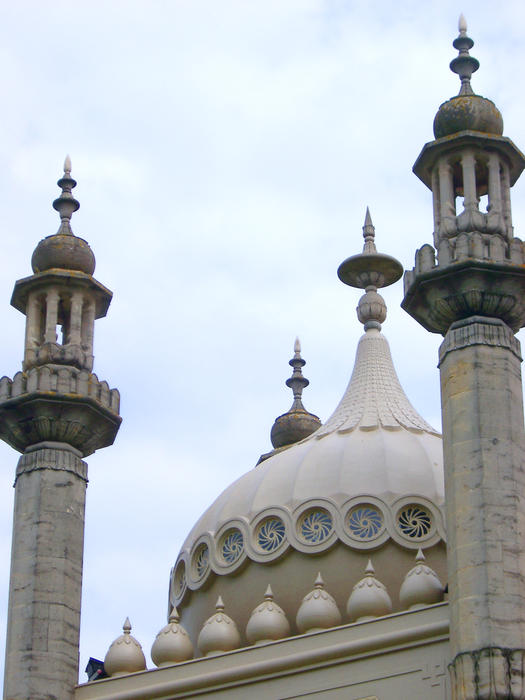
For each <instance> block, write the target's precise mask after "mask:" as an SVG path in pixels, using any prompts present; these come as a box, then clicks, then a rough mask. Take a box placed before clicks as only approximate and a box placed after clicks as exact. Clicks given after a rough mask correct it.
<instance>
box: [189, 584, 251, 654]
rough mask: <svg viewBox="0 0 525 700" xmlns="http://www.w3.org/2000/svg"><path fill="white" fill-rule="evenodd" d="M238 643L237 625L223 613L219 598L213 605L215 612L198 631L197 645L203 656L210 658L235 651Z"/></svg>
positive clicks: (239, 638)
mask: <svg viewBox="0 0 525 700" xmlns="http://www.w3.org/2000/svg"><path fill="white" fill-rule="evenodd" d="M240 643H241V636H240V634H239V630H238V629H237V625H236V624H235V622H234V621H233V620H232V618H231V617H229V615H227V614H226V613H225V612H224V603H223V600H222V598H221V596H219V597H218V598H217V602H216V603H215V612H214V613H213V615H212V616H211V617H209V618H208V619H207V620H206V622H205V623H204V625H203V627H202V629H201V631H200V634H199V639H198V641H197V645H198V647H199V649H200V651H201V653H202V654H203V655H204V656H212V655H213V654H220V653H221V652H223V651H232V650H233V649H237V647H239V646H240Z"/></svg>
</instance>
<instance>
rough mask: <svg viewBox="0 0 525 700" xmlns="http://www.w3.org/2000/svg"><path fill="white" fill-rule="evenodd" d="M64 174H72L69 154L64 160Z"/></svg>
mask: <svg viewBox="0 0 525 700" xmlns="http://www.w3.org/2000/svg"><path fill="white" fill-rule="evenodd" d="M64 172H65V173H67V174H68V175H69V173H70V172H71V158H70V157H69V153H68V154H67V155H66V157H65V160H64Z"/></svg>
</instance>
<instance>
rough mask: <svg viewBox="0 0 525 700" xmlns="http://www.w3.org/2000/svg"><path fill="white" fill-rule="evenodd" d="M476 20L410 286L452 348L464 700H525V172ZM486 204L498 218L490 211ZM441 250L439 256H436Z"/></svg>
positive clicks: (463, 31)
mask: <svg viewBox="0 0 525 700" xmlns="http://www.w3.org/2000/svg"><path fill="white" fill-rule="evenodd" d="M473 43H474V42H473V41H472V39H470V38H469V37H468V36H467V26H466V23H465V20H464V18H463V17H461V18H460V22H459V36H458V38H457V39H456V40H455V41H454V47H455V48H456V49H458V51H459V55H458V57H457V58H455V59H454V60H453V61H452V63H451V64H450V66H451V69H452V70H453V71H454V72H455V73H458V74H459V76H460V78H461V90H460V93H459V95H458V96H457V97H453V98H452V99H451V100H449V101H448V102H445V103H444V104H443V105H441V107H440V108H439V111H438V113H437V115H436V118H435V121H434V135H435V137H436V138H435V140H434V141H432V142H430V143H427V144H426V145H425V147H424V148H423V150H422V151H421V154H420V156H419V158H418V159H417V161H416V163H415V165H414V172H415V173H416V175H417V176H418V177H419V178H420V179H421V180H422V181H423V182H424V183H425V185H427V187H429V188H430V189H431V190H432V195H433V201H434V246H435V249H434V248H433V247H432V246H430V245H424V246H423V247H422V248H421V249H420V250H418V251H417V253H416V264H415V268H414V269H413V270H412V271H410V272H407V273H406V274H405V298H404V301H403V308H404V309H405V310H406V311H408V313H409V314H410V315H411V316H413V317H414V318H415V319H416V320H417V321H419V323H421V325H423V326H424V327H425V328H426V329H427V330H429V331H432V332H434V333H441V334H443V335H444V341H443V343H442V345H441V347H440V350H439V369H440V374H441V402H442V416H443V446H444V462H445V493H446V508H447V531H448V571H449V591H450V593H449V595H450V640H451V660H450V666H449V668H450V675H451V684H452V690H453V698H455V699H456V700H474V699H477V698H486V699H487V700H488V699H489V698H490V699H491V698H505V699H507V700H510V699H515V700H518V698H523V697H525V471H524V430H523V397H522V384H521V372H520V363H521V353H520V344H519V342H518V340H517V339H516V338H515V336H514V334H515V333H516V332H517V331H518V330H519V329H520V328H521V327H522V326H523V325H525V266H524V263H525V255H524V245H523V243H522V241H521V240H519V239H518V238H514V234H513V227H512V218H511V210H510V188H511V187H512V185H514V183H515V182H516V180H517V179H518V177H519V176H520V174H521V172H522V170H523V167H524V165H525V159H524V156H523V155H522V153H521V152H520V151H519V150H518V149H517V148H516V146H515V145H514V144H513V143H512V141H511V140H510V139H508V138H505V137H504V136H502V133H503V120H502V118H501V114H500V113H499V111H498V110H497V108H496V107H495V105H494V104H493V103H492V102H491V101H490V100H487V99H485V98H483V97H481V96H479V95H475V94H474V93H473V91H472V88H471V86H470V77H471V75H472V73H473V72H474V71H475V70H477V68H478V67H479V63H478V61H477V60H476V59H475V58H473V57H472V56H470V55H469V49H471V48H472V46H473ZM484 197H486V201H487V206H486V208H483V207H482V206H480V205H481V201H483V200H482V198H484ZM436 252H437V257H436Z"/></svg>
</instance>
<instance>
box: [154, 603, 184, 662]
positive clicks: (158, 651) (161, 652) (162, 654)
mask: <svg viewBox="0 0 525 700" xmlns="http://www.w3.org/2000/svg"><path fill="white" fill-rule="evenodd" d="M179 620H180V617H179V613H178V611H177V608H176V607H175V606H173V608H172V609H171V613H170V616H169V620H168V624H167V625H166V626H165V627H163V628H162V629H161V630H160V632H159V633H158V634H157V636H156V637H155V641H154V642H153V646H152V647H151V658H152V660H153V663H154V664H155V666H169V665H171V664H176V663H179V662H180V661H187V660H188V659H192V658H193V644H192V643H191V640H190V638H189V636H188V633H187V632H186V630H185V629H184V627H183V626H182V625H181V624H179Z"/></svg>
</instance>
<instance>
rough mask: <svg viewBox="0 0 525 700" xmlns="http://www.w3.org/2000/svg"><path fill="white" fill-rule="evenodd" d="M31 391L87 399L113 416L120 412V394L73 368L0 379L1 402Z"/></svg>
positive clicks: (39, 370) (46, 369)
mask: <svg viewBox="0 0 525 700" xmlns="http://www.w3.org/2000/svg"><path fill="white" fill-rule="evenodd" d="M34 391H57V392H59V393H61V394H80V395H82V396H89V397H90V398H92V399H94V400H95V401H97V402H98V403H100V404H102V406H105V407H107V408H109V409H111V410H112V411H114V412H115V413H118V412H119V407H120V393H119V391H118V389H110V388H109V385H108V383H107V382H106V381H102V382H101V381H99V378H98V377H97V375H96V374H93V373H92V372H88V371H87V370H77V369H75V368H73V367H60V368H59V369H55V368H54V367H53V368H51V367H46V366H44V367H33V368H32V369H30V370H28V371H27V372H17V373H16V374H15V375H14V377H13V379H12V380H11V379H9V377H5V376H4V377H2V378H1V379H0V401H6V400H7V399H11V398H15V397H16V396H20V395H21V394H30V393H32V392H34Z"/></svg>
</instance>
